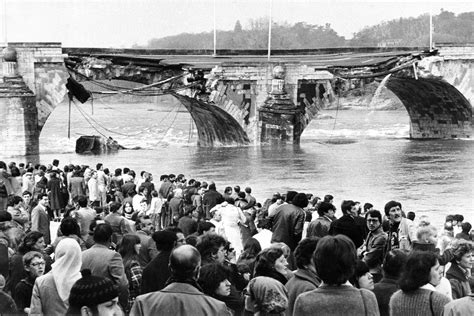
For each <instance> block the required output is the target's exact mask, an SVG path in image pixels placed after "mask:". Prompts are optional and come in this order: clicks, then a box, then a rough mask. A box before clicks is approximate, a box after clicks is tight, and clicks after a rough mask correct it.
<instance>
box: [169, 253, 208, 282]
mask: <svg viewBox="0 0 474 316" xmlns="http://www.w3.org/2000/svg"><path fill="white" fill-rule="evenodd" d="M200 267H201V255H200V253H199V251H198V250H197V249H196V248H195V247H193V246H191V245H182V246H179V247H176V248H175V249H174V250H173V251H172V252H171V255H170V261H169V268H170V270H171V276H172V278H173V279H174V280H175V281H178V282H179V281H186V280H189V279H194V280H196V279H197V277H198V275H199V269H200Z"/></svg>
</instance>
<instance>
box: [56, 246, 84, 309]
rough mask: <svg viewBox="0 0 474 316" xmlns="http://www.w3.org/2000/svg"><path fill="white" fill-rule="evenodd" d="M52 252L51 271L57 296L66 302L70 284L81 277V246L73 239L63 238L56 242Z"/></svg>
mask: <svg viewBox="0 0 474 316" xmlns="http://www.w3.org/2000/svg"><path fill="white" fill-rule="evenodd" d="M54 254H55V262H54V263H53V264H52V269H51V273H52V274H53V280H54V284H55V285H56V290H57V291H58V294H59V297H60V298H61V299H62V300H63V301H64V302H67V300H68V298H69V293H70V292H71V288H72V286H73V285H74V283H76V281H77V280H79V279H80V278H81V272H80V271H81V265H82V253H81V247H80V246H79V243H78V242H77V241H75V240H74V239H72V238H64V239H63V240H61V241H60V242H59V243H58V246H57V247H56V251H55V253H54Z"/></svg>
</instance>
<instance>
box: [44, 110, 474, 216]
mask: <svg viewBox="0 0 474 316" xmlns="http://www.w3.org/2000/svg"><path fill="white" fill-rule="evenodd" d="M170 104H171V107H172V109H174V110H173V111H172V112H170V110H169V108H170ZM173 107H174V108H173ZM114 109H118V111H115V110H114ZM150 109H151V110H153V111H150ZM94 110H95V118H96V119H97V120H98V121H100V122H102V123H103V124H106V126H107V128H108V129H109V130H112V131H120V132H122V133H127V134H131V135H134V134H135V136H132V137H123V136H120V135H111V136H113V137H114V138H115V139H117V140H118V141H119V143H120V144H122V145H126V146H127V147H134V146H140V147H142V148H144V149H141V150H122V151H119V152H118V153H116V154H112V155H107V156H81V155H76V154H75V153H74V140H70V141H68V140H67V137H66V131H67V122H66V121H65V119H64V118H65V117H67V106H66V107H59V108H57V109H56V110H55V111H54V112H53V115H52V116H51V117H50V119H49V120H48V122H47V124H46V126H45V128H44V130H43V132H42V135H41V147H40V148H41V149H40V150H41V157H40V159H41V162H42V163H45V164H48V163H51V161H52V160H53V159H54V158H58V159H59V160H60V161H61V164H66V163H75V164H88V165H91V166H95V164H96V163H98V162H103V163H104V164H105V165H106V166H107V167H109V169H111V170H113V169H115V168H117V167H129V168H132V169H134V170H135V171H136V172H137V174H139V172H140V171H142V170H147V171H150V172H152V173H153V175H154V177H155V180H156V181H158V180H159V175H160V174H163V173H175V174H178V173H184V174H185V175H186V177H187V178H188V179H190V178H194V179H198V180H205V181H215V182H216V184H217V187H218V189H223V188H224V186H227V185H230V186H234V185H240V186H241V187H245V186H251V187H252V189H253V192H254V193H255V196H256V197H257V199H258V200H259V201H260V202H263V201H264V199H265V198H267V197H270V196H271V195H272V194H273V193H274V192H277V191H278V192H285V191H286V190H290V189H294V190H298V191H301V192H308V193H309V192H310V193H313V194H315V195H318V196H320V197H322V196H324V195H325V194H332V195H334V196H335V203H336V205H337V206H338V208H339V205H340V203H341V201H342V200H343V199H354V200H358V201H361V202H362V203H365V202H371V203H372V204H374V205H375V206H376V208H377V209H379V210H382V211H383V206H384V204H385V203H386V202H387V201H389V200H391V199H395V200H399V201H401V202H402V204H403V207H404V209H405V210H406V211H410V210H412V211H415V212H417V214H418V216H419V215H422V214H430V216H431V217H432V218H433V221H434V222H435V223H438V224H440V223H441V221H442V219H443V218H444V216H445V215H446V214H447V213H456V212H458V213H462V214H464V216H465V217H466V219H467V220H469V219H471V222H474V212H473V181H472V179H473V177H472V176H473V174H472V173H473V171H472V170H473V168H472V166H473V165H474V158H473V157H474V155H473V153H474V142H473V141H472V140H445V141H412V140H409V139H407V138H408V129H409V124H408V123H409V120H408V115H407V113H406V112H403V111H400V112H397V111H394V112H380V111H366V110H358V111H339V112H338V113H336V112H334V111H326V113H325V114H327V116H328V117H332V119H325V120H315V121H312V122H311V124H310V125H309V126H308V127H307V128H306V130H305V131H304V133H303V135H302V138H301V144H300V145H263V146H246V147H220V148H212V149H209V148H197V147H196V146H195V143H196V139H195V135H196V133H195V131H194V133H192V132H190V127H192V124H191V122H190V115H189V114H188V113H186V112H183V111H181V109H180V107H179V106H177V105H174V104H173V103H169V102H168V103H167V104H164V105H163V104H146V103H145V104H133V105H116V104H115V105H104V104H102V105H101V104H98V105H97V106H96V107H95V109H94ZM174 118H175V120H174V121H175V124H174V125H173V126H169V122H171V121H172V120H173V119H174ZM72 126H73V135H76V136H77V135H78V134H91V133H94V131H91V129H90V127H89V126H88V125H87V124H86V123H84V122H83V121H82V119H81V117H77V116H76V117H75V120H74V122H73V124H72ZM191 134H194V137H190V135H191ZM338 215H341V214H340V211H338Z"/></svg>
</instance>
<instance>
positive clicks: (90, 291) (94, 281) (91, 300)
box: [69, 269, 118, 308]
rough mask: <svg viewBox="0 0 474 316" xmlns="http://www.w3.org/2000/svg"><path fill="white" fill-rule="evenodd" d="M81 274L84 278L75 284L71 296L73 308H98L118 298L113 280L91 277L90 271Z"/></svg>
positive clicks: (83, 271) (85, 270) (70, 303)
mask: <svg viewBox="0 0 474 316" xmlns="http://www.w3.org/2000/svg"><path fill="white" fill-rule="evenodd" d="M81 273H82V278H81V279H79V280H77V281H76V283H74V285H73V286H72V289H71V294H70V295H69V305H70V306H71V307H79V308H80V307H82V306H89V307H92V306H97V305H99V304H102V303H105V302H107V301H110V300H111V299H114V298H116V297H117V296H118V290H117V288H116V287H115V286H114V284H113V282H112V281H111V280H109V279H107V278H104V277H100V276H94V275H91V271H90V270H89V269H84V270H82V271H81Z"/></svg>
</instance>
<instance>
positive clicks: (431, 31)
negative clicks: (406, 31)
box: [430, 9, 433, 52]
mask: <svg viewBox="0 0 474 316" xmlns="http://www.w3.org/2000/svg"><path fill="white" fill-rule="evenodd" d="M432 50H433V14H432V13H431V9H430V52H431V51H432Z"/></svg>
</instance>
